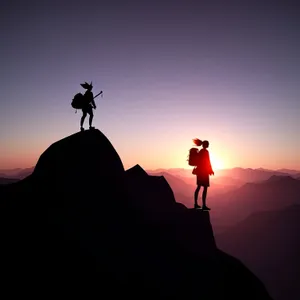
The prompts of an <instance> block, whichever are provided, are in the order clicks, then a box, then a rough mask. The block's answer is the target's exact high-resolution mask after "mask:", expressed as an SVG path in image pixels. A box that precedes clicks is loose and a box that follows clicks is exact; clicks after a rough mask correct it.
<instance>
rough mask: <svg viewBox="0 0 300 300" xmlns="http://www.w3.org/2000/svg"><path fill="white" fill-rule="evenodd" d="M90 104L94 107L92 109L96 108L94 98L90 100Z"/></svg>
mask: <svg viewBox="0 0 300 300" xmlns="http://www.w3.org/2000/svg"><path fill="white" fill-rule="evenodd" d="M91 104H92V106H93V108H94V109H96V108H97V106H96V103H95V100H94V99H93V100H92V102H91Z"/></svg>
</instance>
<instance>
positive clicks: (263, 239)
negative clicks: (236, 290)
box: [216, 205, 300, 300]
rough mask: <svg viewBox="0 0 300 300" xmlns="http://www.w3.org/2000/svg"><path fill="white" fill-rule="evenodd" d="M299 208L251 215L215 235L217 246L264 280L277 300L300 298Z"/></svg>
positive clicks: (290, 207)
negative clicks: (239, 260)
mask: <svg viewBox="0 0 300 300" xmlns="http://www.w3.org/2000/svg"><path fill="white" fill-rule="evenodd" d="M299 220H300V205H292V206H289V207H287V208H285V209H282V210H280V211H272V212H271V211H266V212H259V213H255V214H252V215H251V216H249V217H248V218H246V219H245V220H243V221H242V222H240V223H238V224H237V225H235V226H234V227H232V228H230V229H228V230H226V231H225V232H224V233H222V234H220V235H217V236H216V240H217V245H218V246H219V247H220V248H221V249H223V250H224V251H227V252H228V253H230V254H232V255H234V256H236V257H238V258H239V259H241V260H242V261H243V262H244V263H245V264H246V266H248V267H249V268H250V269H251V270H253V271H254V272H255V273H256V274H258V275H259V276H260V278H262V279H263V281H264V283H265V284H266V286H267V288H268V290H269V291H270V293H271V295H272V296H273V297H274V299H276V300H284V299H287V298H288V299H289V300H298V299H300V287H299V278H300V257H299V253H300V238H299V231H300V222H299Z"/></svg>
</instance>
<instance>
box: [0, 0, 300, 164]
mask: <svg viewBox="0 0 300 300" xmlns="http://www.w3.org/2000/svg"><path fill="white" fill-rule="evenodd" d="M162 3H167V4H162ZM278 3H279V2H278V1H263V0H261V1H254V0H252V1H207V2H206V1H199V0H198V1H188V0H185V1H176V0H173V1H142V0H141V1H113V0H110V1H87V0H85V1H63V0H60V1H55V0H52V1H42V0H40V1H30V0H28V1H12V0H10V1H1V8H0V22H1V27H0V31H1V48H0V57H1V68H0V72H1V81H0V87H1V98H0V99H1V109H0V169H4V168H13V167H27V166H32V165H34V164H35V163H36V161H37V159H38V157H39V155H40V154H41V153H42V152H43V151H44V150H45V149H46V148H47V147H48V146H49V145H50V144H51V143H53V142H55V141H57V140H58V139H61V138H63V137H65V136H67V135H70V134H72V133H74V132H76V131H78V130H79V119H80V116H81V112H78V113H77V114H75V113H74V112H75V110H74V109H73V108H72V107H71V105H70V103H71V99H72V98H73V95H74V94H75V93H77V92H83V91H84V90H83V89H82V88H81V86H80V83H83V82H84V81H93V84H94V93H97V92H99V91H100V90H103V91H104V97H103V98H100V97H99V98H97V100H96V103H97V105H98V107H97V110H96V111H95V119H94V125H95V126H96V127H97V128H99V129H100V130H101V131H102V132H103V133H104V134H105V135H106V136H107V137H108V138H109V139H110V141H111V142H112V143H113V145H114V146H115V148H116V150H117V151H118V153H119V155H120V156H121V158H122V161H123V163H124V165H125V167H126V168H128V167H130V166H132V165H134V164H136V163H139V164H141V165H142V166H143V167H144V168H159V167H188V166H187V163H186V156H187V152H188V149H189V148H190V147H191V146H192V139H193V138H195V137H198V138H200V139H208V140H209V141H210V148H209V150H210V152H211V155H212V156H213V157H214V160H215V162H218V163H219V164H221V165H223V166H224V167H234V166H241V167H253V168H255V167H266V168H283V167H286V168H296V169H300V138H299V129H300V117H299V116H300V100H299V95H300V89H299V83H300V55H299V53H300V9H299V4H298V5H297V2H296V1H293V2H292V1H280V4H278ZM86 122H87V120H86ZM86 127H87V123H86Z"/></svg>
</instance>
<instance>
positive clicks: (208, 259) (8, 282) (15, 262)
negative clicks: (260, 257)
mask: <svg viewBox="0 0 300 300" xmlns="http://www.w3.org/2000/svg"><path fill="white" fill-rule="evenodd" d="M74 161H76V164H75V163H74ZM0 196H1V199H2V201H1V210H0V214H1V216H0V219H1V237H2V249H1V250H2V258H1V275H2V278H3V279H2V284H3V291H2V292H3V293H6V292H9V293H10V295H12V296H19V295H20V294H22V295H23V296H27V295H28V296H29V295H30V296H31V297H35V296H38V295H41V293H44V292H45V291H47V293H48V294H49V295H53V296H55V295H57V294H58V293H59V295H64V296H69V297H70V296H72V297H73V296H76V297H78V296H82V297H84V296H85V297H87V296H89V295H93V296H97V297H107V295H109V297H110V298H115V297H123V298H129V297H130V299H141V298H155V299H166V298H174V299H196V298H197V299H249V300H250V299H262V300H263V299H272V298H271V297H270V296H269V293H268V292H267V290H266V289H265V287H264V285H263V283H262V282H261V281H260V279H258V278H257V277H256V276H255V274H253V273H252V272H251V271H249V270H248V269H247V268H246V267H245V266H244V265H243V264H242V263H241V262H240V261H238V260H237V259H236V258H234V257H233V256H230V255H228V254H226V253H225V252H223V251H221V250H219V249H218V248H217V247H216V242H215V239H214V233H213V230H212V226H211V223H210V214H209V213H208V212H201V211H197V210H194V209H188V208H186V207H185V206H184V205H183V204H181V203H178V202H176V201H175V198H174V194H173V191H172V189H171V188H170V186H169V184H168V182H167V181H166V179H165V178H164V177H163V176H150V175H148V174H147V172H146V171H144V170H143V169H142V168H141V167H140V166H139V165H135V166H134V167H132V168H130V169H128V170H126V171H125V170H124V167H123V164H122V161H121V159H120V157H119V156H118V153H117V152H116V150H115V149H114V148H113V146H112V145H111V143H110V142H109V140H108V139H107V138H106V137H105V136H104V135H103V134H102V133H101V132H100V131H98V130H92V131H86V132H80V133H76V134H74V135H71V136H69V137H66V138H65V139H62V140H60V141H58V142H56V143H54V144H52V145H51V146H50V147H49V148H48V149H47V150H46V151H45V152H44V153H43V154H42V155H41V156H40V159H39V161H38V163H37V165H36V167H35V169H34V171H33V173H32V174H31V175H29V176H28V177H26V178H25V179H23V180H20V181H18V182H16V183H12V184H8V185H2V186H0ZM16 286H18V289H16V288H14V287H16Z"/></svg>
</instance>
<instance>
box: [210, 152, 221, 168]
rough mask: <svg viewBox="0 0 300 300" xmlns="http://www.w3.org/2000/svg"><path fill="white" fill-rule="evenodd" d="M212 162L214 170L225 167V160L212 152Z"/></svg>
mask: <svg viewBox="0 0 300 300" xmlns="http://www.w3.org/2000/svg"><path fill="white" fill-rule="evenodd" d="M210 162H211V166H212V168H213V170H220V169H224V162H223V160H222V159H221V158H220V157H218V156H216V155H214V154H210Z"/></svg>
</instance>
